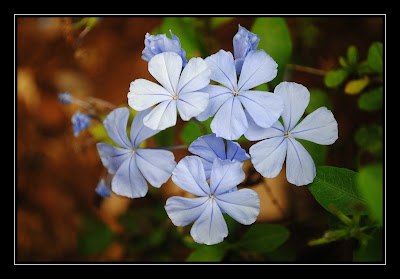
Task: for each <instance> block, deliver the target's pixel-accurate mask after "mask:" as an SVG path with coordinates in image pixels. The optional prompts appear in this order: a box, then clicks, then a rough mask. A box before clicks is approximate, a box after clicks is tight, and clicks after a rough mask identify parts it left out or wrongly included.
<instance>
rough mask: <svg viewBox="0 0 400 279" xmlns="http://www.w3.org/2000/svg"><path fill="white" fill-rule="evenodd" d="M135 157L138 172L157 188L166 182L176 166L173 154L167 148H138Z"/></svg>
mask: <svg viewBox="0 0 400 279" xmlns="http://www.w3.org/2000/svg"><path fill="white" fill-rule="evenodd" d="M135 157H136V163H137V166H138V168H139V170H140V172H141V173H142V174H143V176H144V177H145V178H146V180H147V181H148V182H149V183H150V184H151V185H153V186H154V187H157V188H159V187H161V185H162V184H164V183H165V182H167V180H168V179H169V178H170V176H171V174H172V171H173V169H174V168H175V166H176V162H175V157H174V154H173V153H172V152H171V151H168V150H162V149H147V148H139V149H137V150H136V154H135Z"/></svg>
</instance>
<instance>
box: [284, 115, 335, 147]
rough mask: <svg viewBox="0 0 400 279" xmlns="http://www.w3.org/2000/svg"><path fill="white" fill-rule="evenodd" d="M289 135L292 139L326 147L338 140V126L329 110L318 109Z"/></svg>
mask: <svg viewBox="0 0 400 279" xmlns="http://www.w3.org/2000/svg"><path fill="white" fill-rule="evenodd" d="M290 134H291V135H292V136H293V137H294V138H298V139H304V140H308V141H312V142H315V143H318V144H325V145H328V144H332V143H334V142H335V141H336V140H337V139H338V124H337V122H336V120H335V117H334V116H333V114H332V112H331V111H330V110H328V109H327V108H326V107H320V108H318V109H316V110H315V111H313V112H312V113H310V114H309V115H307V116H306V117H305V118H304V119H303V121H301V122H300V123H299V124H298V125H297V126H296V127H295V128H294V129H293V130H292V131H290Z"/></svg>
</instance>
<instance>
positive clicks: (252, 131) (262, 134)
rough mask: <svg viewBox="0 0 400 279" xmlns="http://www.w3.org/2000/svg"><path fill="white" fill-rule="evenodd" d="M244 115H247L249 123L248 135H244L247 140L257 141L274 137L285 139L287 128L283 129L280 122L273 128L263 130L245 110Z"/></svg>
mask: <svg viewBox="0 0 400 279" xmlns="http://www.w3.org/2000/svg"><path fill="white" fill-rule="evenodd" d="M244 113H245V114H246V117H247V121H248V123H249V128H248V129H247V131H246V133H244V136H245V137H246V139H248V140H251V141H256V140H263V139H268V138H273V137H283V135H284V133H285V128H283V126H282V124H281V122H280V121H279V120H278V121H276V122H275V123H274V124H273V125H272V126H271V128H262V127H260V126H258V125H257V124H256V123H255V122H254V120H253V118H252V117H251V116H250V115H249V112H248V111H247V110H245V111H244Z"/></svg>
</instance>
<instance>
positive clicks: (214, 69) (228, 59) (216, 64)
mask: <svg viewBox="0 0 400 279" xmlns="http://www.w3.org/2000/svg"><path fill="white" fill-rule="evenodd" d="M205 61H206V63H207V65H208V67H209V68H210V69H211V76H210V79H211V80H213V81H216V82H219V83H221V84H222V85H224V86H226V87H227V88H229V89H230V91H232V90H234V89H236V88H237V77H236V67H235V61H234V60H233V55H232V53H231V52H229V51H225V50H223V49H221V50H220V51H218V52H217V53H216V54H213V55H211V56H209V57H207V58H206V59H205Z"/></svg>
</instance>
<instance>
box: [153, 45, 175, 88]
mask: <svg viewBox="0 0 400 279" xmlns="http://www.w3.org/2000/svg"><path fill="white" fill-rule="evenodd" d="M181 71H182V58H181V57H180V55H178V54H177V53H175V52H163V53H160V54H157V55H155V56H154V57H153V58H151V60H150V62H149V72H150V74H151V75H152V76H153V77H154V78H155V79H156V80H157V81H158V82H159V83H160V84H161V85H162V86H163V87H164V88H165V89H167V90H168V91H169V92H170V93H171V94H173V93H175V92H177V91H176V87H177V85H178V81H179V76H180V74H181Z"/></svg>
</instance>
